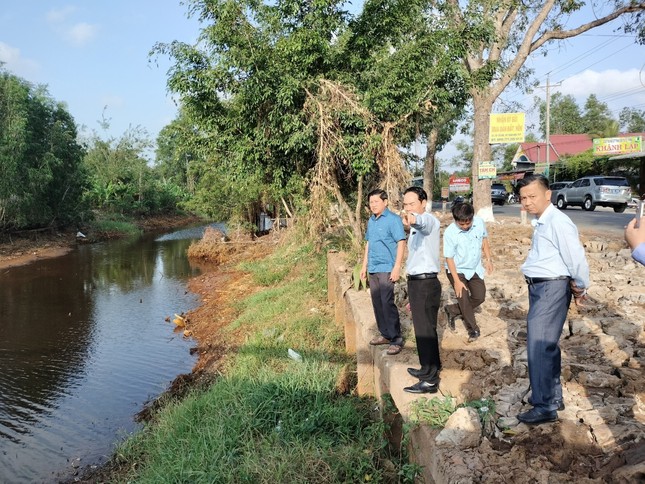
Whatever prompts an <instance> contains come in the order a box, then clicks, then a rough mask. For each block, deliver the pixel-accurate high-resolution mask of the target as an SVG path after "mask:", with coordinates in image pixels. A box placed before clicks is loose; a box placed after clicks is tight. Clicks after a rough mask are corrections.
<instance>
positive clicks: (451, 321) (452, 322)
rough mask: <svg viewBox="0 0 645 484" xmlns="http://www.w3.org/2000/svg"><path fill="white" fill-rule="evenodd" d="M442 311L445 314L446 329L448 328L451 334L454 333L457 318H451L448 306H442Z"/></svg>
mask: <svg viewBox="0 0 645 484" xmlns="http://www.w3.org/2000/svg"><path fill="white" fill-rule="evenodd" d="M443 310H444V311H445V312H446V318H448V327H449V328H450V331H452V332H453V333H454V332H455V319H457V316H451V315H450V311H448V306H444V307H443Z"/></svg>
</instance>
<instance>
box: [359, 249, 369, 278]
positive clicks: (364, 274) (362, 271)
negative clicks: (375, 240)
mask: <svg viewBox="0 0 645 484" xmlns="http://www.w3.org/2000/svg"><path fill="white" fill-rule="evenodd" d="M369 244H370V243H369V242H365V254H364V255H363V266H362V267H361V280H365V279H367V253H368V250H369Z"/></svg>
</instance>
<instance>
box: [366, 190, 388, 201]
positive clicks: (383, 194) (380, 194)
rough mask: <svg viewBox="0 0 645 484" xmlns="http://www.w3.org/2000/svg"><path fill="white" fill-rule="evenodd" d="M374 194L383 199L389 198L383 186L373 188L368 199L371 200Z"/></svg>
mask: <svg viewBox="0 0 645 484" xmlns="http://www.w3.org/2000/svg"><path fill="white" fill-rule="evenodd" d="M374 195H377V196H378V197H380V198H381V200H387V192H386V191H385V190H382V189H381V188H376V189H375V190H372V191H371V192H369V193H368V194H367V199H368V200H369V199H370V198H372V197H373V196H374Z"/></svg>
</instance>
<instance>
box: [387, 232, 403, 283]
mask: <svg viewBox="0 0 645 484" xmlns="http://www.w3.org/2000/svg"><path fill="white" fill-rule="evenodd" d="M404 252H405V239H404V240H399V241H398V242H397V243H396V260H395V261H394V267H393V268H392V272H390V281H392V282H396V281H398V280H399V277H400V276H401V263H402V262H403V253H404Z"/></svg>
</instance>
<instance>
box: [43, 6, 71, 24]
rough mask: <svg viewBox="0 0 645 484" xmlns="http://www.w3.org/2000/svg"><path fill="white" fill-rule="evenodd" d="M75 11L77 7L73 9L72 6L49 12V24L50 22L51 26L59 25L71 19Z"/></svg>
mask: <svg viewBox="0 0 645 484" xmlns="http://www.w3.org/2000/svg"><path fill="white" fill-rule="evenodd" d="M75 11H76V7H73V6H71V5H68V6H66V7H63V8H58V9H56V8H55V9H52V10H50V11H49V12H47V22H49V23H50V24H59V23H61V22H64V21H65V20H67V18H69V16H70V15H72V14H73V13H74V12H75Z"/></svg>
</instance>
